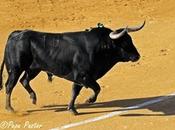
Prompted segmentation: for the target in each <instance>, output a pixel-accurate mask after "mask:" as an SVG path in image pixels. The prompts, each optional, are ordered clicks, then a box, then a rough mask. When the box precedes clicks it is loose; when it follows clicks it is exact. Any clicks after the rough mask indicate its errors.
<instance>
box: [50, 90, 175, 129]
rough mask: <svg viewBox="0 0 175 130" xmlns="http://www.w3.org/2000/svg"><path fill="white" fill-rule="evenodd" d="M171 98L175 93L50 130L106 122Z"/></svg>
mask: <svg viewBox="0 0 175 130" xmlns="http://www.w3.org/2000/svg"><path fill="white" fill-rule="evenodd" d="M171 96H175V93H171V94H168V95H165V96H160V97H159V98H155V99H153V100H149V101H146V102H143V103H140V104H138V105H135V106H130V107H126V108H124V109H122V110H121V111H114V112H110V113H107V114H104V115H102V116H98V117H94V118H90V119H87V120H83V121H80V122H75V123H71V124H66V125H63V126H61V127H57V128H52V129H50V130H65V129H68V128H72V127H76V126H80V125H84V124H88V123H91V122H95V121H99V120H104V119H107V118H110V117H113V116H116V115H120V114H122V113H126V112H128V111H129V110H134V109H139V108H142V107H145V106H149V105H152V104H155V103H158V102H161V101H164V100H166V99H168V98H170V97H171Z"/></svg>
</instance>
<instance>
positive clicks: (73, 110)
mask: <svg viewBox="0 0 175 130" xmlns="http://www.w3.org/2000/svg"><path fill="white" fill-rule="evenodd" d="M67 110H68V111H69V112H70V113H71V114H73V115H78V112H77V110H76V109H75V108H69V107H68V108H67Z"/></svg>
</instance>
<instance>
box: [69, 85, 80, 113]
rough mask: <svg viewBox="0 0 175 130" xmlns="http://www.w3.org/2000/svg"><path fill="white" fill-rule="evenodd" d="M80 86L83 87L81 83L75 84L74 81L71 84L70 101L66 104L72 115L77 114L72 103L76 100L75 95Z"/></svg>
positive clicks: (77, 93) (78, 91)
mask: <svg viewBox="0 0 175 130" xmlns="http://www.w3.org/2000/svg"><path fill="white" fill-rule="evenodd" d="M82 87H83V86H82V85H79V84H76V83H74V84H73V85H72V98H71V101H70V103H69V105H68V110H69V111H70V112H71V113H73V114H74V115H77V114H78V112H77V111H76V109H75V106H74V103H75V100H76V98H77V96H78V95H79V93H80V91H81V89H82Z"/></svg>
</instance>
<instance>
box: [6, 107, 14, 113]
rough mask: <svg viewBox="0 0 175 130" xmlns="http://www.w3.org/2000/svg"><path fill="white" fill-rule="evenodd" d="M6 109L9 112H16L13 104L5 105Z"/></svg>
mask: <svg viewBox="0 0 175 130" xmlns="http://www.w3.org/2000/svg"><path fill="white" fill-rule="evenodd" d="M5 109H6V110H7V111H8V112H11V113H14V112H15V111H14V109H13V107H11V106H7V107H5Z"/></svg>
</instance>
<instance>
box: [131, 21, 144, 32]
mask: <svg viewBox="0 0 175 130" xmlns="http://www.w3.org/2000/svg"><path fill="white" fill-rule="evenodd" d="M145 23H146V21H144V22H143V24H142V25H140V26H136V27H128V32H135V31H139V30H140V29H142V28H143V27H144V26H145Z"/></svg>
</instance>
